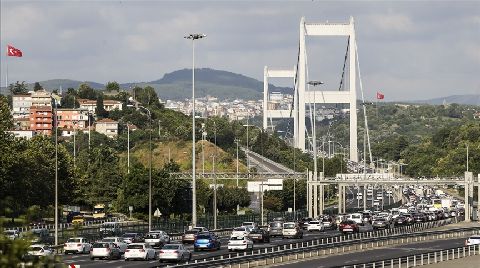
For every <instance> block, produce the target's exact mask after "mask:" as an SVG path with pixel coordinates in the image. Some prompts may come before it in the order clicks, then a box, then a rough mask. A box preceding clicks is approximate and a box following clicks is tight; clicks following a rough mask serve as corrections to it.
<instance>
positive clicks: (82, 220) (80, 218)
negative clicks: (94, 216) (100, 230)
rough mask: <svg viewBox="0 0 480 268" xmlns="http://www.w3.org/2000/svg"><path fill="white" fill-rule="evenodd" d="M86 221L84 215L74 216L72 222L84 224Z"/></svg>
mask: <svg viewBox="0 0 480 268" xmlns="http://www.w3.org/2000/svg"><path fill="white" fill-rule="evenodd" d="M84 223H85V218H84V217H83V215H77V216H73V219H72V224H77V225H83V224H84Z"/></svg>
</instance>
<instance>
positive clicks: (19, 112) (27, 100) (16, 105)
mask: <svg viewBox="0 0 480 268" xmlns="http://www.w3.org/2000/svg"><path fill="white" fill-rule="evenodd" d="M30 106H32V96H31V95H30V94H21V95H13V96H12V116H13V119H17V118H28V117H29V116H30Z"/></svg>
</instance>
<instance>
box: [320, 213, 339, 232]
mask: <svg viewBox="0 0 480 268" xmlns="http://www.w3.org/2000/svg"><path fill="white" fill-rule="evenodd" d="M321 222H322V224H323V228H325V229H331V230H336V229H337V222H336V221H335V218H334V217H330V216H325V217H323V218H322V219H321Z"/></svg>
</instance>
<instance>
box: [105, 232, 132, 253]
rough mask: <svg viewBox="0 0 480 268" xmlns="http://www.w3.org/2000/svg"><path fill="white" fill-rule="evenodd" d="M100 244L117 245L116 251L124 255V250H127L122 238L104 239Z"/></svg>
mask: <svg viewBox="0 0 480 268" xmlns="http://www.w3.org/2000/svg"><path fill="white" fill-rule="evenodd" d="M102 242H109V243H114V244H115V245H117V247H118V250H120V253H121V254H125V250H126V249H127V243H125V242H123V238H121V237H118V236H116V237H105V238H104V239H102Z"/></svg>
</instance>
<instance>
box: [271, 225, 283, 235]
mask: <svg viewBox="0 0 480 268" xmlns="http://www.w3.org/2000/svg"><path fill="white" fill-rule="evenodd" d="M268 233H269V235H270V237H274V236H283V222H281V221H274V222H271V223H270V224H268Z"/></svg>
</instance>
